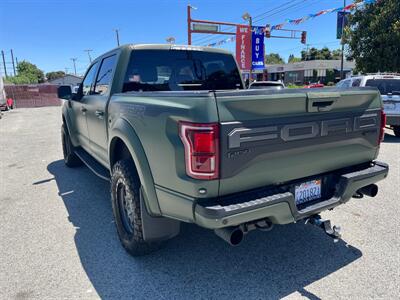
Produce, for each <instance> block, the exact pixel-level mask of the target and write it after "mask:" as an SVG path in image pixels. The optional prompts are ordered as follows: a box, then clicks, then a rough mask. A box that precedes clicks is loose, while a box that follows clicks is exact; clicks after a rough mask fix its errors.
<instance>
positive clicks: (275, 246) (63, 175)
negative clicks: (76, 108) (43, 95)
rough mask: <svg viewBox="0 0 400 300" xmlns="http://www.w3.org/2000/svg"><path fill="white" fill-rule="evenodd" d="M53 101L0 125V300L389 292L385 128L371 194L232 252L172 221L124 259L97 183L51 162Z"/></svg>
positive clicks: (395, 148) (393, 143) (392, 224)
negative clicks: (164, 238) (165, 234)
mask: <svg viewBox="0 0 400 300" xmlns="http://www.w3.org/2000/svg"><path fill="white" fill-rule="evenodd" d="M60 111H61V110H60V108H59V107H50V108H36V109H16V110H13V111H10V112H7V113H5V114H4V115H3V118H2V119H1V120H0V159H1V161H0V171H1V173H0V175H1V176H0V299H10V298H14V299H29V298H41V299H43V298H45V299H61V298H62V299H67V298H68V299H78V298H79V299H86V298H98V297H101V298H131V299H144V298H146V299H154V298H158V299H197V298H210V299H214V298H218V299H221V298H222V299H228V298H229V299H235V298H241V299H243V298H246V299H277V298H286V297H287V298H288V299H299V298H309V299H337V298H351V299H354V298H359V299H365V298H375V299H393V298H397V299H398V298H399V297H400V251H399V248H400V227H399V225H400V221H399V220H400V218H399V214H400V209H399V208H400V192H399V191H400V171H399V166H400V139H399V138H396V137H394V136H393V135H392V132H391V131H387V134H386V136H385V141H384V143H383V144H382V147H381V151H380V156H379V159H380V160H382V161H384V162H387V163H389V165H390V168H391V170H390V174H389V177H388V178H387V179H386V180H385V181H382V182H380V183H379V184H378V185H379V188H380V193H379V194H378V196H377V197H376V198H363V199H353V200H352V201H350V202H348V203H347V204H346V205H343V206H341V207H339V208H337V209H335V210H334V211H332V212H327V213H324V214H323V217H325V218H329V219H331V220H332V222H333V224H338V225H340V226H341V227H342V230H343V240H341V241H339V242H338V243H333V241H332V240H331V239H330V238H329V237H327V236H326V235H325V234H324V233H323V232H322V231H321V230H319V229H318V228H315V227H313V226H311V225H304V224H293V225H287V226H277V227H275V229H274V230H273V231H271V232H251V233H250V234H249V235H247V236H246V238H245V241H244V242H243V244H241V245H240V246H239V247H235V248H232V247H230V246H229V245H227V244H226V243H225V242H223V241H222V240H221V239H219V238H218V237H217V236H215V235H214V234H213V233H212V232H211V231H208V230H205V229H202V228H199V227H196V226H194V225H190V224H183V225H182V227H181V234H180V235H179V236H178V237H177V238H175V239H173V240H172V241H170V242H169V243H168V244H167V246H166V247H164V248H163V249H162V250H161V251H159V252H156V253H154V254H152V255H149V256H145V257H140V258H132V257H130V256H129V255H128V254H126V253H125V251H124V250H123V248H122V247H121V246H120V243H119V241H118V238H117V234H116V230H115V226H114V224H113V218H112V212H111V204H110V200H109V184H108V183H106V182H105V181H103V180H101V179H99V178H97V177H96V176H95V175H94V174H92V173H91V172H90V170H89V169H87V168H86V167H81V168H78V169H68V168H66V167H65V166H64V163H63V161H62V152H61V141H60V125H61V113H60Z"/></svg>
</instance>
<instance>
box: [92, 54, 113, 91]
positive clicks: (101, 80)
mask: <svg viewBox="0 0 400 300" xmlns="http://www.w3.org/2000/svg"><path fill="white" fill-rule="evenodd" d="M115 61H116V55H112V56H109V57H106V58H104V59H103V61H102V63H101V67H100V71H99V74H98V75H97V79H96V85H95V88H94V94H96V95H104V94H106V93H107V91H108V90H109V86H110V82H111V79H112V73H113V70H114V67H115Z"/></svg>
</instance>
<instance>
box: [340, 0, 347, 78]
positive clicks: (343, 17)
mask: <svg viewBox="0 0 400 300" xmlns="http://www.w3.org/2000/svg"><path fill="white" fill-rule="evenodd" d="M345 7H346V0H343V8H345ZM345 18H346V15H345V14H344V9H343V16H342V39H341V44H342V53H341V61H340V80H342V79H343V75H344V74H343V63H344V38H343V33H344V24H345V21H344V20H345Z"/></svg>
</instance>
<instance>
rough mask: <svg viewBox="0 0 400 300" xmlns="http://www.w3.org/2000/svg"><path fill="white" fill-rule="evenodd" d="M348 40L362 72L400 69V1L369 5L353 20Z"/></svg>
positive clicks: (357, 66) (346, 36)
mask: <svg viewBox="0 0 400 300" xmlns="http://www.w3.org/2000/svg"><path fill="white" fill-rule="evenodd" d="M349 24H350V26H349V27H348V28H347V30H346V32H345V33H346V34H345V42H347V43H348V45H349V50H350V55H351V56H352V57H353V58H354V59H355V61H356V68H357V69H358V70H359V71H361V72H365V73H367V72H378V71H382V72H400V55H399V53H400V3H399V0H385V1H379V2H376V3H372V4H367V5H366V6H365V8H364V9H360V10H357V11H356V12H355V13H354V14H353V15H352V16H351V17H350V20H349Z"/></svg>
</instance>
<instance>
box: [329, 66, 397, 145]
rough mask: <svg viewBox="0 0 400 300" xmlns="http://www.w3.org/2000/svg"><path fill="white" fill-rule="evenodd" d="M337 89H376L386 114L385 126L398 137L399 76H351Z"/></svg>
mask: <svg viewBox="0 0 400 300" xmlns="http://www.w3.org/2000/svg"><path fill="white" fill-rule="evenodd" d="M336 86H337V87H341V88H347V87H358V86H373V87H376V88H378V90H379V91H380V92H381V95H382V101H383V105H384V108H385V113H386V124H387V125H389V126H390V127H391V128H392V129H393V131H394V134H395V135H396V136H397V137H400V74H389V73H383V74H369V75H360V76H352V77H350V78H346V79H343V80H341V81H339V82H338V83H337V84H336Z"/></svg>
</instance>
